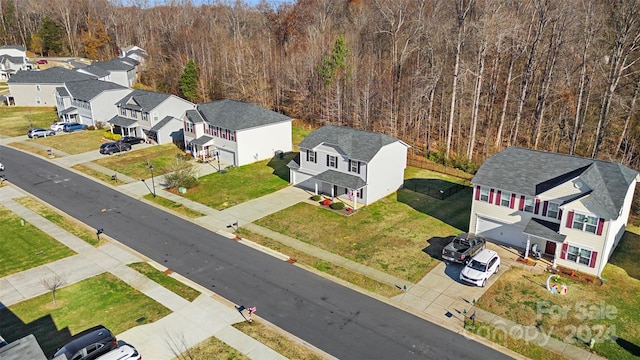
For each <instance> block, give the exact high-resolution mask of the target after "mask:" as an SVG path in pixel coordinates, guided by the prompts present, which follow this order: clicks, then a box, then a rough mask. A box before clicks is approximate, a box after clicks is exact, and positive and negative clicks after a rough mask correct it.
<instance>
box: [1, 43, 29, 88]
mask: <svg viewBox="0 0 640 360" xmlns="http://www.w3.org/2000/svg"><path fill="white" fill-rule="evenodd" d="M32 67H33V65H32V64H31V63H30V62H29V61H28V60H27V52H26V51H25V49H24V48H23V47H22V46H19V45H3V46H0V81H7V80H8V79H9V78H10V77H11V75H13V74H15V73H16V71H18V70H31V69H32Z"/></svg>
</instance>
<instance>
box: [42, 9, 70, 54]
mask: <svg viewBox="0 0 640 360" xmlns="http://www.w3.org/2000/svg"><path fill="white" fill-rule="evenodd" d="M38 36H39V37H40V39H42V45H43V46H42V51H43V53H46V54H47V56H51V55H56V54H60V53H61V52H62V40H63V38H64V33H63V30H62V28H61V27H60V26H59V25H58V24H56V22H55V21H53V20H51V19H50V18H49V17H48V16H47V17H45V18H44V19H43V20H42V24H41V25H40V30H38Z"/></svg>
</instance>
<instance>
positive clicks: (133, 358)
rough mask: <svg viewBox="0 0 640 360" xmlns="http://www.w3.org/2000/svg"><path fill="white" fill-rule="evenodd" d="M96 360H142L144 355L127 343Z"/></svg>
mask: <svg viewBox="0 0 640 360" xmlns="http://www.w3.org/2000/svg"><path fill="white" fill-rule="evenodd" d="M96 360H142V355H140V353H139V352H138V351H137V350H136V348H134V347H133V346H132V345H129V344H126V343H125V344H122V345H120V346H118V347H117V348H116V349H113V350H111V351H109V352H108V353H106V354H104V355H102V356H100V357H99V358H97V359H96Z"/></svg>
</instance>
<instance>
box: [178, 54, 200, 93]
mask: <svg viewBox="0 0 640 360" xmlns="http://www.w3.org/2000/svg"><path fill="white" fill-rule="evenodd" d="M178 85H179V86H180V92H181V93H182V96H183V97H184V98H185V99H187V100H189V101H191V102H196V101H197V100H198V67H197V66H196V63H195V62H194V61H193V59H191V60H189V62H188V63H187V66H185V68H184V70H183V71H182V75H180V81H179V83H178Z"/></svg>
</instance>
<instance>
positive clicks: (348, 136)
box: [299, 125, 408, 162]
mask: <svg viewBox="0 0 640 360" xmlns="http://www.w3.org/2000/svg"><path fill="white" fill-rule="evenodd" d="M396 141H400V140H398V139H396V138H393V137H391V136H388V135H385V134H381V133H377V132H373V131H366V130H356V129H352V128H349V127H345V126H334V125H328V126H324V127H321V128H320V129H318V130H315V131H313V132H311V133H310V134H309V135H307V137H306V138H304V140H302V142H301V143H300V145H299V147H300V148H301V149H313V148H315V147H316V146H318V145H321V144H328V145H334V146H337V147H339V148H340V149H341V150H342V151H344V152H345V154H346V155H347V156H348V157H349V158H350V159H353V160H360V161H365V162H369V161H371V159H373V157H374V156H375V155H376V154H377V153H378V151H380V149H381V148H382V147H383V146H385V145H389V144H392V143H394V142H396ZM403 144H404V143H403ZM405 145H406V144H405ZM407 146H408V145H407Z"/></svg>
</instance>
